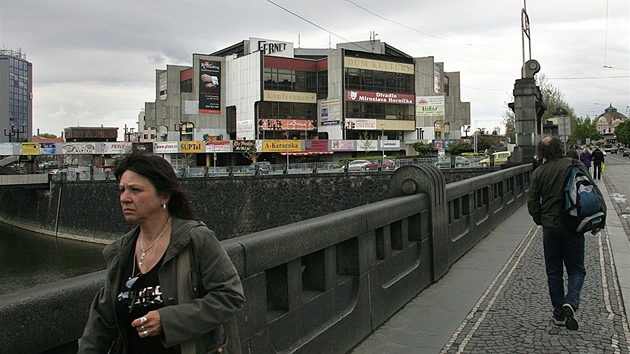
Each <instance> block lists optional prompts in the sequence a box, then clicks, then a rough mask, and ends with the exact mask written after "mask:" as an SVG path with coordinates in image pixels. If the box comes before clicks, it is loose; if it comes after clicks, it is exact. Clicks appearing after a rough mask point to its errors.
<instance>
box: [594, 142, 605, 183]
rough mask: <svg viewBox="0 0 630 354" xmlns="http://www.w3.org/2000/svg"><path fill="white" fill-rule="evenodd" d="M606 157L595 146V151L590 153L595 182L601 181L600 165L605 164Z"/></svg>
mask: <svg viewBox="0 0 630 354" xmlns="http://www.w3.org/2000/svg"><path fill="white" fill-rule="evenodd" d="M605 159H606V157H605V156H604V152H603V151H601V150H600V149H599V146H597V145H596V146H595V150H593V152H592V153H591V163H592V164H593V178H594V179H596V180H601V179H602V164H603V163H604V162H605V161H604V160H605Z"/></svg>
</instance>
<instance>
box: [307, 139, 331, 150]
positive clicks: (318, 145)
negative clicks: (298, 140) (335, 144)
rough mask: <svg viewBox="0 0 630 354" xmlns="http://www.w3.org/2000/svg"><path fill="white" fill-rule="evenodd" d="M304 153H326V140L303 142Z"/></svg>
mask: <svg viewBox="0 0 630 354" xmlns="http://www.w3.org/2000/svg"><path fill="white" fill-rule="evenodd" d="M304 151H306V152H326V151H328V140H306V141H305V142H304Z"/></svg>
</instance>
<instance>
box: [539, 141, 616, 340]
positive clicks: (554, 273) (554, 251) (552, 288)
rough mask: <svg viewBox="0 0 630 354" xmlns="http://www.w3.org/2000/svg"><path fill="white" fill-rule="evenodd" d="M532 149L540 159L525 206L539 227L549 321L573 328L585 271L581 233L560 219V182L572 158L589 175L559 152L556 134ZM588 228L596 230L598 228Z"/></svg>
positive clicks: (559, 145) (581, 164)
mask: <svg viewBox="0 0 630 354" xmlns="http://www.w3.org/2000/svg"><path fill="white" fill-rule="evenodd" d="M536 150H537V151H536V155H538V157H539V158H540V159H541V160H542V161H543V163H542V165H540V166H539V167H538V168H536V169H535V170H534V171H533V172H532V181H531V188H530V192H529V199H528V201H527V209H528V211H529V214H530V215H531V216H532V218H533V219H534V222H535V223H536V224H537V225H542V227H543V247H544V256H545V270H546V273H547V285H548V287H549V296H550V298H551V304H552V305H553V315H552V321H553V323H554V324H556V325H558V326H566V327H567V329H570V330H577V329H578V322H577V320H576V318H575V312H576V311H577V310H578V308H579V306H580V292H581V291H582V285H583V284H584V276H585V275H586V268H585V267H584V234H582V233H578V232H575V231H573V230H569V229H567V228H566V227H565V226H564V224H563V223H562V209H563V205H564V185H565V180H566V177H567V176H568V174H569V171H570V170H571V168H572V166H573V163H574V162H576V163H577V165H578V168H579V169H580V170H582V171H583V172H584V173H585V174H586V175H587V176H590V175H589V174H588V171H587V170H586V167H585V166H584V164H583V163H581V162H579V161H575V160H574V159H572V158H566V157H563V156H562V142H560V140H559V139H558V138H556V137H546V138H544V139H542V140H541V141H540V142H539V143H538V146H537V149H536ZM589 178H590V177H589ZM594 187H595V188H596V189H597V194H598V196H599V199H600V204H601V205H602V206H603V208H604V209H605V203H604V200H603V198H602V194H601V192H600V191H599V189H598V188H597V186H596V185H594ZM603 225H604V224H602V227H603ZM591 232H592V233H593V234H596V233H597V232H599V229H596V230H594V231H591ZM563 267H566V270H567V276H568V287H567V291H566V293H565V291H564V269H563Z"/></svg>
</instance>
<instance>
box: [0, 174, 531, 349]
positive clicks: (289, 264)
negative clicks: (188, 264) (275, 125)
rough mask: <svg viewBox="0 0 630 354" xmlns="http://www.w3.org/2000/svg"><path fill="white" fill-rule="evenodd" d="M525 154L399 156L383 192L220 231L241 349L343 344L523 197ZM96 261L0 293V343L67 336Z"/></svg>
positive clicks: (58, 343) (75, 326) (57, 344)
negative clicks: (313, 212)
mask: <svg viewBox="0 0 630 354" xmlns="http://www.w3.org/2000/svg"><path fill="white" fill-rule="evenodd" d="M530 175H531V166H530V165H523V166H517V167H512V168H508V169H504V170H501V171H497V172H492V173H489V174H486V175H483V176H479V177H473V178H469V179H467V180H465V181H460V182H453V183H449V184H446V180H445V178H444V174H443V173H442V172H441V171H439V170H438V169H437V168H435V167H433V166H429V165H425V166H420V165H410V166H404V167H401V168H400V169H398V170H397V171H396V172H394V173H393V175H392V176H391V178H390V179H389V186H388V190H389V193H390V198H388V199H384V200H381V201H376V202H373V203H370V204H367V205H363V206H357V207H354V208H351V209H348V210H342V211H338V212H335V213H331V214H328V215H322V216H318V217H314V218H312V219H308V220H303V221H299V222H296V223H292V224H288V225H284V226H279V227H276V228H272V229H268V230H264V231H259V232H255V233H251V234H247V235H244V236H240V237H236V238H232V239H229V240H225V241H222V243H223V245H224V247H225V248H226V250H227V251H228V253H229V255H230V257H231V258H232V260H233V262H234V264H235V265H236V267H237V269H238V271H239V274H240V276H241V278H242V281H243V286H244V289H245V294H246V296H247V302H246V304H245V307H244V309H243V310H242V311H241V312H239V313H238V315H237V322H238V325H239V332H240V339H241V341H242V346H243V349H244V352H251V353H277V352H287V353H321V352H332V353H342V352H346V351H348V350H350V349H351V348H352V347H354V346H355V345H356V344H357V343H358V342H360V341H361V340H362V339H363V338H365V337H366V336H367V335H369V334H370V333H371V332H372V331H373V330H374V329H376V328H377V327H378V326H379V325H381V324H382V323H383V322H384V321H386V320H387V319H388V318H389V317H390V316H391V315H393V314H394V313H395V312H396V311H398V310H399V309H400V308H401V307H403V306H404V305H405V304H406V303H407V302H409V301H410V300H411V299H412V298H413V297H414V296H416V295H417V294H418V293H420V292H421V291H422V290H423V289H425V288H426V287H427V286H429V285H430V284H431V283H433V282H435V281H439V278H440V277H441V276H443V275H444V274H445V273H446V272H447V271H448V268H449V267H450V265H452V264H453V263H454V262H455V261H456V260H457V259H458V258H459V257H461V256H462V255H463V254H464V253H465V252H466V251H468V250H470V249H471V248H472V247H474V245H475V244H476V243H477V242H478V241H479V240H480V239H482V238H483V237H485V236H486V235H487V234H488V232H489V231H490V230H492V229H493V228H494V227H496V225H498V224H499V223H501V222H502V221H503V220H505V218H506V217H507V216H509V215H510V214H511V213H512V212H513V211H515V210H516V208H518V207H519V206H520V205H522V204H523V203H524V202H525V201H526V195H527V190H528V189H529V180H530ZM103 277H104V272H97V273H93V274H89V275H85V276H82V277H77V278H74V279H69V280H64V281H60V282H57V283H54V284H50V285H44V286H40V287H37V288H34V289H29V290H25V291H20V292H17V293H15V294H10V295H5V296H2V297H0V333H2V338H1V340H0V352H12V351H13V350H15V349H16V348H19V351H21V352H32V353H37V352H46V351H49V350H50V351H53V350H60V348H73V346H75V345H76V339H77V338H78V337H79V336H80V334H81V331H82V329H83V326H84V324H85V320H86V319H87V308H88V307H89V304H90V302H91V301H92V298H93V296H94V294H95V293H96V291H97V289H98V287H99V286H100V284H101V283H102V281H103Z"/></svg>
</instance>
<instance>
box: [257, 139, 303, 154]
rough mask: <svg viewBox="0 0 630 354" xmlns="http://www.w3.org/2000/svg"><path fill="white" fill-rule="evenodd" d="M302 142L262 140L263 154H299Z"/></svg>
mask: <svg viewBox="0 0 630 354" xmlns="http://www.w3.org/2000/svg"><path fill="white" fill-rule="evenodd" d="M299 151H302V140H263V152H299Z"/></svg>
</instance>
